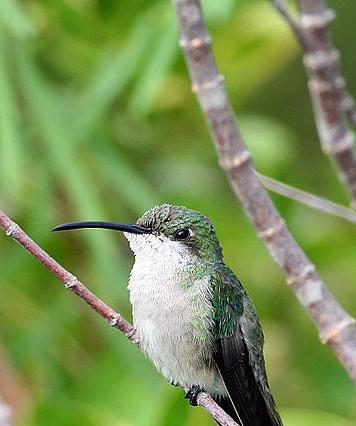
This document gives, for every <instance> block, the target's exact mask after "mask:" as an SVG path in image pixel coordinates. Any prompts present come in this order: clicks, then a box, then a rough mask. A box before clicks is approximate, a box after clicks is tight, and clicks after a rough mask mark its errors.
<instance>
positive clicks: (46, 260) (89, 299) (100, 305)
mask: <svg viewBox="0 0 356 426" xmlns="http://www.w3.org/2000/svg"><path fill="white" fill-rule="evenodd" d="M0 228H2V229H3V230H4V231H5V234H6V235H7V236H9V237H11V238H12V239H13V240H15V241H16V242H18V243H19V244H20V245H21V246H22V247H23V248H24V249H25V250H27V251H28V252H29V253H31V254H32V256H34V257H35V258H36V259H37V260H39V261H40V262H41V263H42V265H43V266H44V267H45V268H47V269H48V270H49V271H50V272H51V273H52V274H53V275H55V276H56V277H57V278H58V279H59V280H60V281H62V282H63V283H64V287H65V288H67V289H68V290H70V291H71V292H72V293H74V294H76V295H77V296H79V297H80V298H81V299H82V300H84V302H85V303H87V304H88V305H89V306H90V307H91V308H92V309H93V310H94V311H95V312H96V313H98V314H99V315H100V316H101V317H103V318H104V319H106V320H107V321H108V322H109V324H110V325H111V326H112V327H114V328H116V329H118V330H120V331H121V332H122V333H123V334H124V335H125V336H126V337H127V338H128V339H129V340H130V341H131V342H132V343H134V344H135V345H137V346H138V347H140V342H139V340H138V338H137V334H136V332H135V329H134V327H133V326H132V325H131V324H130V323H129V322H128V321H127V320H126V319H125V318H124V317H123V316H122V315H120V314H119V313H117V312H116V311H114V309H112V308H111V307H110V306H109V305H107V304H106V303H105V302H103V301H102V300H101V299H99V298H98V297H97V296H96V295H95V294H94V293H92V292H91V291H90V290H89V289H88V288H87V287H86V286H85V285H84V284H83V283H82V282H80V281H79V280H78V278H77V277H75V276H74V275H73V274H71V273H70V272H68V271H67V270H66V269H64V268H63V267H62V266H61V265H60V264H59V263H58V262H57V261H55V260H54V259H53V258H52V257H51V256H50V255H49V254H48V253H46V252H45V251H44V250H43V249H42V248H41V247H40V246H39V245H38V244H36V243H35V242H34V241H33V240H32V239H31V238H30V237H29V236H28V235H27V234H26V233H25V232H24V231H23V230H22V229H21V228H20V227H19V226H18V225H17V224H16V223H15V222H13V221H12V220H11V219H10V218H9V217H8V216H7V215H6V214H5V213H4V212H3V211H2V210H0ZM197 403H198V405H200V406H201V407H203V408H205V409H206V410H207V411H208V412H209V413H210V415H211V416H212V417H213V418H214V419H215V420H216V421H218V422H219V423H220V424H221V425H222V426H239V425H237V423H236V422H234V420H233V419H232V418H231V417H230V416H229V415H228V414H227V413H225V411H224V410H223V409H222V408H221V407H220V406H219V405H218V404H217V403H216V402H215V401H214V400H213V398H212V397H211V396H210V395H208V394H206V393H205V392H201V393H200V394H199V395H198V398H197ZM0 426H2V425H1V423H0Z"/></svg>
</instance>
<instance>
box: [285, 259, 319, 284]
mask: <svg viewBox="0 0 356 426" xmlns="http://www.w3.org/2000/svg"><path fill="white" fill-rule="evenodd" d="M315 272H316V269H315V266H314V265H312V264H309V265H305V267H304V268H303V269H302V270H301V272H299V273H298V274H297V275H292V276H290V277H288V278H287V284H288V285H289V287H295V286H297V285H300V284H301V283H303V282H304V281H305V280H306V278H308V277H309V276H310V275H312V274H314V273H315Z"/></svg>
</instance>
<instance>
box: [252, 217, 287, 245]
mask: <svg viewBox="0 0 356 426" xmlns="http://www.w3.org/2000/svg"><path fill="white" fill-rule="evenodd" d="M284 227H285V222H284V220H283V219H280V220H278V222H276V224H275V225H273V226H270V227H268V228H266V229H264V230H263V231H260V232H259V233H258V236H259V237H260V238H261V239H262V240H264V241H268V240H271V239H272V238H273V237H274V236H275V235H276V234H278V233H279V232H281V231H282V230H283V229H284Z"/></svg>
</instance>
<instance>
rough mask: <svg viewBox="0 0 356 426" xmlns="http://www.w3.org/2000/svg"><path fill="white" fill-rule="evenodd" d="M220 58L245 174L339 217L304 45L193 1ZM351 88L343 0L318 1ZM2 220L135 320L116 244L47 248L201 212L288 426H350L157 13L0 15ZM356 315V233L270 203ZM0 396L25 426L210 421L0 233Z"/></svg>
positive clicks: (51, 6)
mask: <svg viewBox="0 0 356 426" xmlns="http://www.w3.org/2000/svg"><path fill="white" fill-rule="evenodd" d="M203 4H204V10H205V13H206V17H207V22H208V24H209V28H210V31H211V32H212V35H213V38H214V42H215V43H214V51H215V53H216V55H217V60H218V64H219V66H220V69H221V71H222V73H223V74H225V77H226V84H227V89H228V92H229V95H230V98H231V101H232V104H233V106H234V108H235V110H236V113H237V116H238V120H239V124H240V126H241V129H242V132H243V135H244V137H245V139H246V142H247V144H248V146H249V148H250V149H251V151H252V154H253V156H254V160H255V164H256V166H257V168H258V170H259V171H260V172H262V173H265V174H268V175H270V176H272V177H274V178H276V179H280V180H283V181H285V182H287V183H290V184H292V185H296V186H298V187H300V188H302V189H305V190H308V191H311V192H315V193H318V194H320V195H322V196H325V197H328V198H330V199H332V200H335V201H338V202H341V203H346V202H347V198H346V195H345V192H344V190H343V189H342V187H341V185H340V184H339V182H338V179H337V177H336V175H335V173H334V170H333V168H332V166H331V165H330V163H329V161H328V160H327V159H326V158H325V157H324V156H323V155H322V154H321V152H320V148H319V144H318V141H317V137H316V134H315V128H314V123H313V117H312V112H311V106H310V102H309V97H308V94H307V91H306V81H305V74H304V70H303V68H302V65H301V57H300V51H299V48H298V46H297V45H296V43H295V41H294V39H293V36H292V35H291V34H290V32H289V30H288V28H287V27H286V26H285V25H284V23H283V22H282V21H281V19H280V17H279V16H278V15H277V13H276V12H275V11H274V10H273V9H272V8H271V6H270V4H269V2H268V1H257V0H256V1H254V0H219V1H214V0H209V1H208V0H206V1H203ZM330 5H331V6H333V7H334V8H337V12H338V20H337V21H336V22H335V23H334V25H333V27H332V30H333V35H334V40H335V42H336V44H337V45H338V47H339V48H340V49H341V51H342V54H343V72H344V75H345V77H346V78H347V79H348V82H349V87H350V89H351V91H352V92H353V93H356V80H355V78H354V76H355V74H354V72H353V70H354V69H355V67H356V55H355V50H354V49H355V47H354V40H356V26H355V18H356V3H355V2H351V1H349V2H337V1H336V0H334V1H332V2H331V1H330ZM0 179H1V185H0V197H1V198H0V199H1V207H2V208H4V210H5V211H6V212H7V213H8V214H10V215H11V216H12V218H13V219H14V220H16V221H17V222H19V223H20V224H21V226H22V227H23V228H24V229H25V230H26V231H27V232H28V233H29V234H30V235H31V236H32V237H33V238H34V239H35V240H36V241H38V242H39V243H40V244H41V245H42V246H43V247H44V248H45V249H46V250H47V251H48V252H49V253H50V254H51V255H53V256H54V257H55V258H56V259H57V260H59V261H60V262H61V263H62V264H63V265H64V266H65V267H67V268H69V269H70V270H71V271H72V272H73V273H74V274H75V275H77V276H78V277H80V279H82V280H83V281H84V282H85V283H87V285H88V286H89V287H90V288H91V289H92V290H93V291H95V292H96V293H97V294H98V295H100V296H101V297H102V298H103V299H104V300H105V301H107V302H108V303H109V304H111V305H112V306H113V307H115V308H117V309H118V310H119V311H120V312H122V313H123V314H124V315H126V316H127V317H128V318H130V305H129V302H128V293H127V289H126V284H127V278H128V273H129V270H130V267H131V265H132V263H133V257H132V255H131V253H130V252H129V249H128V247H127V244H126V242H125V240H124V238H123V237H122V236H121V235H119V234H117V233H114V232H101V231H95V230H93V231H82V232H76V233H63V234H51V232H50V229H51V227H52V226H54V225H56V224H59V223H62V222H65V221H72V220H86V219H104V220H122V221H133V220H135V219H136V218H137V217H138V216H139V215H141V214H142V213H143V212H144V211H145V210H146V209H148V208H149V207H152V206H153V205H156V204H159V203H161V202H163V201H164V202H170V203H174V204H184V205H186V206H189V207H191V208H194V209H197V210H201V211H203V212H204V213H205V214H207V215H208V216H210V217H211V218H212V220H213V221H214V223H215V225H216V229H217V232H218V236H219V238H220V240H221V243H222V245H223V247H224V252H225V257H226V260H227V262H228V264H229V265H230V266H231V267H232V268H233V269H234V270H235V271H236V272H237V273H238V275H239V276H240V278H241V280H242V281H243V282H244V283H245V285H246V287H247V289H248V292H249V293H250V295H251V296H252V298H253V299H254V301H255V303H256V306H257V309H258V311H259V314H260V317H261V321H262V324H263V327H264V330H265V336H266V347H265V353H266V362H267V368H268V372H269V377H270V382H271V386H272V388H273V392H274V395H275V398H276V400H277V402H278V406H279V407H280V410H281V413H282V416H283V418H284V420H285V424H286V426H311V425H313V426H318V425H322V426H351V425H354V424H355V420H356V398H355V394H354V388H353V385H352V383H351V381H350V380H349V378H348V377H347V375H346V373H345V372H344V370H343V369H342V367H341V366H340V365H339V363H338V362H337V360H336V358H335V356H334V355H333V353H332V352H331V351H330V350H329V349H328V348H327V347H323V346H322V345H321V344H320V343H319V340H318V335H317V332H316V330H315V328H314V326H313V324H312V323H311V321H310V320H309V318H308V317H307V315H306V314H305V312H304V311H303V309H302V308H301V306H300V305H299V304H298V303H297V301H296V299H295V298H294V296H293V295H292V294H291V292H290V291H289V289H288V288H287V286H286V284H285V281H284V279H283V277H282V276H281V273H280V271H279V270H278V268H277V267H276V265H275V264H274V263H273V261H272V259H271V258H270V257H269V255H268V254H267V253H266V250H265V248H264V247H263V245H262V243H261V242H260V241H259V240H258V239H257V238H256V234H255V232H254V230H253V229H252V227H251V225H250V223H249V222H248V221H247V219H246V217H245V215H244V213H243V211H242V209H241V206H240V205H239V203H238V202H236V200H235V197H234V195H233V194H232V192H231V190H230V187H229V185H228V183H227V181H226V179H225V176H224V174H223V172H222V171H221V170H220V169H219V167H218V165H217V161H216V155H215V152H214V148H213V145H212V143H211V140H210V136H209V133H208V131H207V129H206V126H205V123H204V119H203V118H202V115H201V113H200V110H199V108H198V105H197V103H196V100H195V99H194V97H193V95H192V94H191V92H190V83H189V80H188V77H187V72H186V69H185V65H184V63H183V59H182V55H181V52H180V51H179V49H178V41H177V31H176V23H175V19H174V16H173V11H172V8H171V4H170V2H169V1H158V0H156V1H154V0H136V1H130V2H128V1H111V0H32V1H31V0H22V1H20V0H18V1H16V0H1V1H0ZM273 198H274V199H275V201H276V204H277V206H278V208H279V209H280V211H281V213H282V214H283V215H284V217H285V218H286V221H287V223H288V224H289V226H290V228H291V230H292V231H293V233H294V235H295V236H296V237H297V239H298V240H299V242H300V243H301V245H302V246H303V247H304V248H305V250H306V252H307V254H308V255H309V256H310V257H311V259H312V260H313V261H314V262H315V263H316V264H317V266H318V268H319V270H320V272H321V274H322V276H323V278H325V280H326V282H327V283H328V285H329V287H330V288H331V290H332V291H333V292H334V294H335V295H336V297H337V298H338V299H339V301H340V302H341V303H342V304H343V305H344V306H345V308H346V309H348V310H349V311H350V312H353V313H355V311H356V288H355V282H356V269H355V267H354V265H355V256H356V245H355V236H356V231H355V226H354V225H352V224H349V223H347V222H344V221H342V220H341V219H336V218H332V217H329V216H326V215H323V214H322V213H318V212H315V211H312V210H310V209H308V208H307V207H304V206H302V205H299V204H296V203H294V202H291V201H288V200H285V199H282V198H280V197H278V196H273ZM0 253H1V256H0V271H1V272H0V395H1V396H2V398H3V399H5V400H6V401H7V402H8V403H9V404H10V405H11V406H12V407H13V409H14V415H15V420H16V421H15V423H16V424H17V425H21V426H22V425H26V426H27V425H28V426H32V425H33V426H34V425H36V426H37V425H38V426H42V425H43V426H48V425H53V426H57V425H58V426H63V425H78V426H80V425H86V426H92V425H93V426H94V425H95V426H96V425H102V426H103V425H110V426H112V425H117V426H129V425H132V426H165V425H167V426H168V425H169V426H175V425H177V426H178V425H185V426H190V425H194V426H197V425H212V424H213V422H212V421H211V420H210V418H209V416H208V415H207V414H206V413H205V412H204V411H203V410H202V409H200V408H195V409H193V408H191V407H189V405H188V403H187V402H186V400H184V399H183V392H182V391H181V390H180V389H176V388H173V387H172V386H170V385H169V384H168V383H167V382H166V381H165V380H164V379H163V378H162V377H161V376H160V375H159V374H158V373H157V372H156V371H155V369H154V367H153V366H152V365H151V364H150V362H149V361H147V360H146V359H145V358H144V356H143V355H142V354H141V353H140V352H139V351H138V350H137V349H136V348H135V347H134V346H133V345H132V344H130V343H129V342H128V341H127V340H126V339H125V338H124V337H123V336H121V335H120V333H118V332H117V331H115V330H113V329H111V328H110V327H108V325H107V324H106V323H105V322H104V321H103V320H102V319H101V318H99V317H98V316H97V315H96V314H94V313H93V312H92V311H91V310H90V309H88V308H87V306H86V305H85V304H83V303H82V302H81V301H80V300H79V299H77V298H76V297H73V296H72V295H70V294H69V293H68V292H66V291H65V290H64V289H63V288H62V286H61V284H60V283H59V282H58V281H57V280H56V279H55V278H54V277H53V276H51V275H50V274H49V273H48V272H47V271H46V270H45V269H44V268H43V267H42V266H41V265H40V264H38V263H37V262H36V261H35V260H34V259H33V258H32V257H30V256H29V255H28V254H27V253H26V252H25V251H24V250H22V249H21V248H19V247H18V246H17V245H16V244H14V242H12V241H10V240H9V239H6V238H5V237H4V235H2V236H0Z"/></svg>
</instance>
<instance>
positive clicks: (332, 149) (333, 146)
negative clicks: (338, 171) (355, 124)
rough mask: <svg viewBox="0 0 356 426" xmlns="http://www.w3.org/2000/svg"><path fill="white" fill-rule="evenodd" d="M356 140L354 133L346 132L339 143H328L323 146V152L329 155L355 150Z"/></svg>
mask: <svg viewBox="0 0 356 426" xmlns="http://www.w3.org/2000/svg"><path fill="white" fill-rule="evenodd" d="M354 144H355V138H354V135H353V133H352V132H346V133H345V135H344V136H343V137H342V138H341V139H340V140H338V141H337V142H331V143H330V142H328V143H326V144H324V145H323V151H324V152H325V153H327V154H342V153H344V152H346V151H349V150H351V149H352V148H353V146H354Z"/></svg>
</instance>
